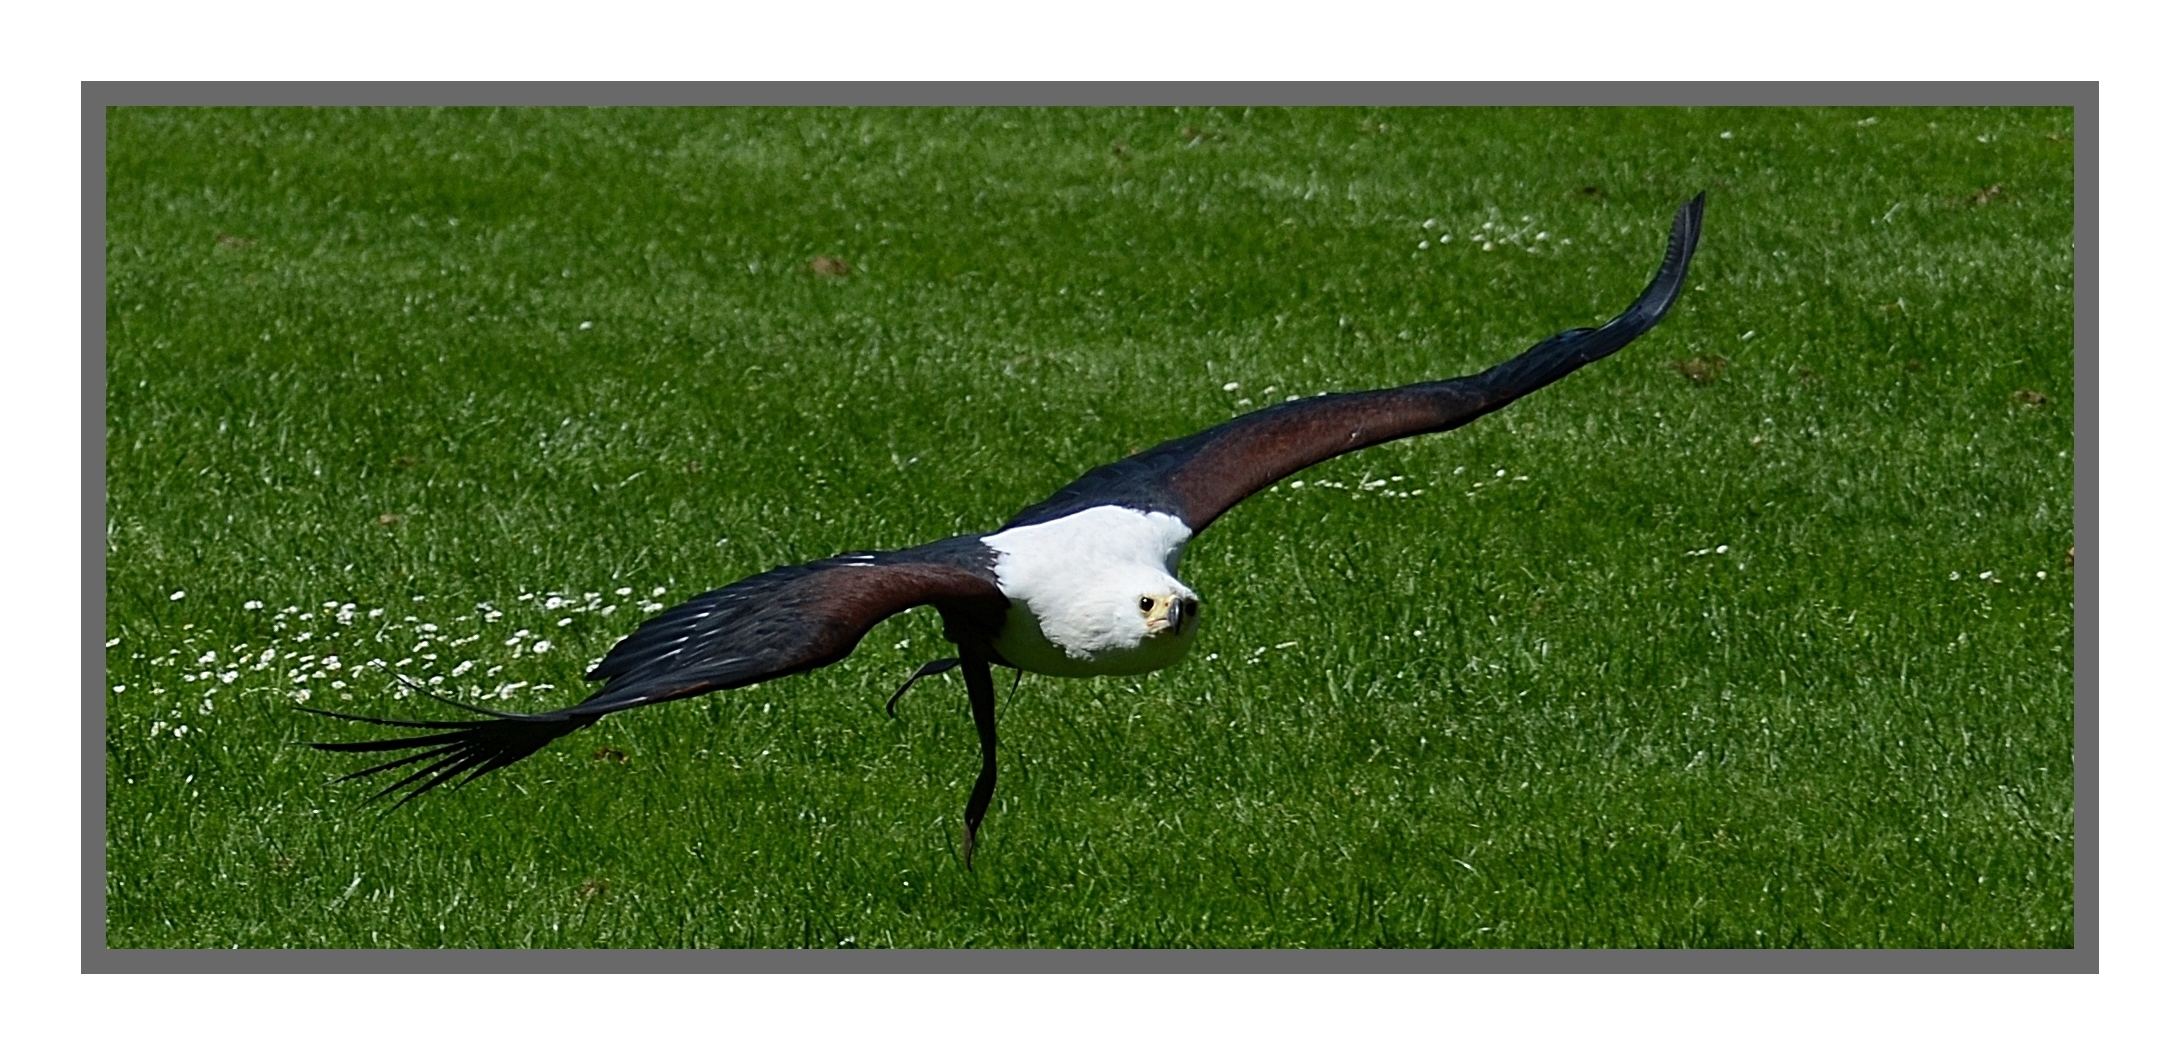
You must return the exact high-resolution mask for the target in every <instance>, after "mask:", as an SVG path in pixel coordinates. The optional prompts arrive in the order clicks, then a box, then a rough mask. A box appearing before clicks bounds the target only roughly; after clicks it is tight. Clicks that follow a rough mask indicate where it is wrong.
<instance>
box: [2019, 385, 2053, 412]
mask: <svg viewBox="0 0 2180 1055" xmlns="http://www.w3.org/2000/svg"><path fill="white" fill-rule="evenodd" d="M2013 397H2014V398H2015V399H2017V400H2019V401H2021V403H2022V404H2024V405H2026V406H2031V407H2040V406H2043V405H2044V404H2046V403H2049V402H2051V397H2050V396H2047V395H2045V394H2043V393H2042V392H2038V391H2037V390H2035V389H2033V388H2024V389H2022V390H2021V391H2019V392H2015V393H2014V394H2013Z"/></svg>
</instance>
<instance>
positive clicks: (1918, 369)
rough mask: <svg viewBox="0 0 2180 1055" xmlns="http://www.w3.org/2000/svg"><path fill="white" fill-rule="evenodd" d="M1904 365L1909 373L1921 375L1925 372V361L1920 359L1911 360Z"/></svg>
mask: <svg viewBox="0 0 2180 1055" xmlns="http://www.w3.org/2000/svg"><path fill="white" fill-rule="evenodd" d="M1902 365H1903V366H1904V367H1905V368H1906V370H1907V372H1908V373H1911V374H1919V373H1922V372H1923V361H1922V360H1920V359H1910V360H1908V361H1907V362H1906V363H1904V364H1902Z"/></svg>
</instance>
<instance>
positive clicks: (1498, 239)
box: [1415, 209, 1574, 253]
mask: <svg viewBox="0 0 2180 1055" xmlns="http://www.w3.org/2000/svg"><path fill="white" fill-rule="evenodd" d="M1461 241H1462V238H1461V236H1460V235H1458V234H1456V233H1454V231H1453V230H1452V229H1451V226H1450V225H1448V224H1442V223H1440V222H1439V221H1438V218H1437V217H1432V218H1430V219H1427V220H1424V221H1423V239H1422V241H1419V242H1417V243H1416V245H1415V247H1416V249H1418V250H1424V249H1430V248H1433V247H1434V246H1441V245H1445V246H1450V245H1457V244H1459V243H1460V242H1461ZM1467 241H1468V243H1469V244H1470V245H1472V246H1475V247H1476V248H1477V249H1479V250H1482V251H1483V252H1486V253H1490V252H1496V251H1500V250H1506V251H1516V250H1518V251H1520V252H1524V253H1541V252H1543V251H1545V250H1546V249H1550V248H1552V247H1553V246H1561V245H1573V244H1574V240H1573V239H1571V238H1559V237H1555V236H1554V235H1553V234H1552V232H1551V231H1549V230H1546V229H1545V227H1544V225H1543V224H1541V223H1540V222H1538V220H1537V218H1536V217H1534V216H1524V217H1522V218H1521V220H1520V221H1519V222H1514V221H1509V220H1507V219H1505V218H1504V217H1502V216H1500V215H1499V211H1498V210H1497V209H1493V210H1491V211H1490V212H1489V213H1488V214H1487V215H1486V216H1485V217H1484V218H1483V219H1482V220H1479V221H1477V224H1476V227H1475V228H1474V229H1473V230H1471V231H1470V232H1469V235H1468V239H1467Z"/></svg>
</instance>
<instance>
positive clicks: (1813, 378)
mask: <svg viewBox="0 0 2180 1055" xmlns="http://www.w3.org/2000/svg"><path fill="white" fill-rule="evenodd" d="M1794 379H1795V380H1797V381H1800V382H1801V383H1802V384H1805V385H1811V386H1815V385H1821V384H1823V383H1824V375H1823V374H1820V373H1818V372H1816V371H1815V370H1811V369H1809V368H1808V367H1806V366H1797V367H1795V368H1794Z"/></svg>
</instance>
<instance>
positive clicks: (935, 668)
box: [886, 659, 961, 718]
mask: <svg viewBox="0 0 2180 1055" xmlns="http://www.w3.org/2000/svg"><path fill="white" fill-rule="evenodd" d="M958 666H961V661H960V660H958V659H934V660H932V661H931V662H929V663H926V664H924V665H923V666H920V667H917V668H916V673H914V674H911V675H909V676H908V680H907V681H905V682H902V683H901V687H900V688H898V689H895V690H894V692H893V697H892V698H891V699H889V700H887V701H886V717H888V718H891V717H893V705H894V704H896V703H899V702H901V697H903V696H906V695H908V690H909V689H910V688H911V687H912V686H914V685H915V684H916V683H917V682H918V681H921V680H923V679H924V678H928V677H930V676H931V675H933V674H944V673H946V672H947V671H949V670H952V669H954V668H955V667H958Z"/></svg>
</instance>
